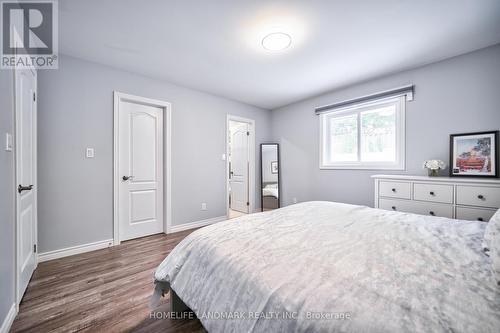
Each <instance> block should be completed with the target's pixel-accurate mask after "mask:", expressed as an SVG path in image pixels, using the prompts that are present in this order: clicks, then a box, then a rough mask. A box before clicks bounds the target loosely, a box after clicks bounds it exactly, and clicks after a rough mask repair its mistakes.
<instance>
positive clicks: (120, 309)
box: [11, 230, 205, 333]
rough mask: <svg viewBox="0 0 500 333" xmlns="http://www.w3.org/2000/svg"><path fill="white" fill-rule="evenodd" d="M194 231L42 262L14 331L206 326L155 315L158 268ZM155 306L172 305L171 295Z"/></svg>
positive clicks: (199, 329) (161, 308) (196, 329)
mask: <svg viewBox="0 0 500 333" xmlns="http://www.w3.org/2000/svg"><path fill="white" fill-rule="evenodd" d="M192 231H193V230H187V231H183V232H178V233H175V234H170V235H168V236H167V235H164V234H159V235H154V236H149V237H144V238H139V239H134V240H131V241H127V242H123V243H122V244H121V245H119V246H114V247H110V248H107V249H103V250H98V251H93V252H88V253H83V254H79V255H75V256H71V257H66V258H61V259H56V260H52V261H48V262H43V263H40V264H39V265H38V268H37V269H36V271H35V273H34V275H33V277H32V279H31V281H30V283H29V285H28V289H27V290H26V293H25V295H24V298H23V300H22V302H21V305H20V308H19V314H18V315H17V317H16V320H15V321H14V324H13V325H12V329H11V332H37V333H44V332H163V333H165V332H205V330H204V329H203V326H202V325H201V323H200V322H199V320H197V319H155V318H151V317H150V313H151V310H150V308H149V298H150V296H151V295H152V293H153V289H154V285H153V272H154V269H155V268H156V267H157V266H158V264H159V263H160V262H161V261H162V260H163V259H164V258H165V256H166V255H167V254H168V253H170V251H171V250H172V249H173V248H174V247H175V245H177V244H178V243H179V242H180V241H181V240H182V239H183V238H184V237H186V236H187V235H188V234H189V233H191V232H192ZM154 311H161V312H163V311H164V312H168V311H170V306H169V297H168V295H166V297H165V298H163V299H162V301H161V304H160V305H159V306H158V307H157V308H156V309H154Z"/></svg>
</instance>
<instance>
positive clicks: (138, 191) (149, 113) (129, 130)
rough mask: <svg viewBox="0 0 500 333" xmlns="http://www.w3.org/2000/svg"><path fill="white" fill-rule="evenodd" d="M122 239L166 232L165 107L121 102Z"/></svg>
mask: <svg viewBox="0 0 500 333" xmlns="http://www.w3.org/2000/svg"><path fill="white" fill-rule="evenodd" d="M119 103H120V104H119V116H118V118H119V129H118V131H119V134H118V137H119V142H118V155H119V156H118V170H119V171H118V175H119V180H118V181H119V189H118V192H119V198H118V200H119V215H118V218H119V225H120V226H119V230H120V235H119V237H120V240H127V239H132V238H138V237H143V236H147V235H152V234H156V233H160V232H163V109H162V108H160V107H156V106H152V105H148V104H143V103H141V102H138V101H133V100H127V99H120V102H119Z"/></svg>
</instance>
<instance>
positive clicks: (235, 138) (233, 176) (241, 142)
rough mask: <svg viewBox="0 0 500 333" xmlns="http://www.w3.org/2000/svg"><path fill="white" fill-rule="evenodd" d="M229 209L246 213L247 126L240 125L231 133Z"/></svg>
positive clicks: (244, 124) (245, 124)
mask: <svg viewBox="0 0 500 333" xmlns="http://www.w3.org/2000/svg"><path fill="white" fill-rule="evenodd" d="M230 135H231V170H230V175H229V177H230V179H229V184H230V187H231V209H233V210H237V211H239V212H244V213H248V204H249V202H248V159H249V147H248V142H249V140H248V136H249V125H248V124H247V123H241V125H240V126H239V127H237V129H235V130H234V131H231V133H230Z"/></svg>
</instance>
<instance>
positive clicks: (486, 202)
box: [457, 185, 500, 208]
mask: <svg viewBox="0 0 500 333" xmlns="http://www.w3.org/2000/svg"><path fill="white" fill-rule="evenodd" d="M457 204H458V205H468V206H480V207H492V208H499V207H500V188H498V187H486V186H466V185H458V186H457Z"/></svg>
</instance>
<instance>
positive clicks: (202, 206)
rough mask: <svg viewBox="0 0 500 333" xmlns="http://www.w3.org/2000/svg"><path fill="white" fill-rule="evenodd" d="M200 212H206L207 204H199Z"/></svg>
mask: <svg viewBox="0 0 500 333" xmlns="http://www.w3.org/2000/svg"><path fill="white" fill-rule="evenodd" d="M201 210H207V203H206V202H202V203H201Z"/></svg>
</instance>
